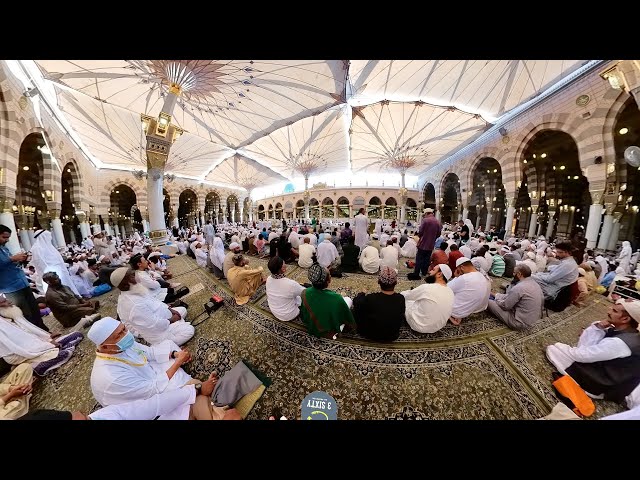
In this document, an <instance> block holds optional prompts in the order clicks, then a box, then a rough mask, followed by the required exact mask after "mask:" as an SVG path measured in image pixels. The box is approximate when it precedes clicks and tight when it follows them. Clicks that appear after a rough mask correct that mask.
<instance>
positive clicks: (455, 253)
mask: <svg viewBox="0 0 640 480" xmlns="http://www.w3.org/2000/svg"><path fill="white" fill-rule="evenodd" d="M460 257H464V254H463V253H462V252H461V251H460V250H458V244H456V243H453V244H452V245H451V247H449V268H451V266H452V265H453V268H451V271H452V272H455V271H456V260H458V259H459V258H460Z"/></svg>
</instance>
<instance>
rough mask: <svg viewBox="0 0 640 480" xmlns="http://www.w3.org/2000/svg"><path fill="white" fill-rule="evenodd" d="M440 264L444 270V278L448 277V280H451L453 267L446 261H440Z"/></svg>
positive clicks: (441, 269)
mask: <svg viewBox="0 0 640 480" xmlns="http://www.w3.org/2000/svg"><path fill="white" fill-rule="evenodd" d="M462 258H464V257H462ZM438 266H439V267H440V271H441V272H442V275H444V278H446V279H447V282H448V281H449V280H451V276H452V275H453V272H452V271H451V268H449V265H447V264H446V263H439V264H438Z"/></svg>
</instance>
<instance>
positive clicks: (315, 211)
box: [309, 198, 320, 219]
mask: <svg viewBox="0 0 640 480" xmlns="http://www.w3.org/2000/svg"><path fill="white" fill-rule="evenodd" d="M309 216H310V217H311V218H315V219H318V218H319V217H320V204H319V203H318V199H317V198H312V199H310V200H309Z"/></svg>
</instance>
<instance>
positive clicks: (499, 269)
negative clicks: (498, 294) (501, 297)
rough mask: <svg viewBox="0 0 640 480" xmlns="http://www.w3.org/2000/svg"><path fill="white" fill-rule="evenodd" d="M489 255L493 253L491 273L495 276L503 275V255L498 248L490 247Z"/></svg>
mask: <svg viewBox="0 0 640 480" xmlns="http://www.w3.org/2000/svg"><path fill="white" fill-rule="evenodd" d="M489 255H491V257H492V259H491V268H490V269H489V274H490V275H491V276H493V277H502V275H504V271H505V262H504V259H503V258H502V255H499V254H498V249H497V248H490V249H489Z"/></svg>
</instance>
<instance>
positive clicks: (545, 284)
mask: <svg viewBox="0 0 640 480" xmlns="http://www.w3.org/2000/svg"><path fill="white" fill-rule="evenodd" d="M571 250H572V248H571V244H570V243H569V242H560V243H558V244H557V245H556V258H557V259H558V260H560V263H559V264H558V265H557V266H554V267H553V268H552V269H550V270H549V271H548V272H540V273H536V274H534V275H533V276H532V278H533V279H534V280H535V281H536V282H538V285H540V288H542V293H544V298H545V299H553V298H556V295H558V292H559V291H560V289H561V288H562V287H566V286H567V285H571V284H572V283H573V282H575V281H576V280H578V264H577V263H576V261H575V260H574V259H573V256H572V255H571Z"/></svg>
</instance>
